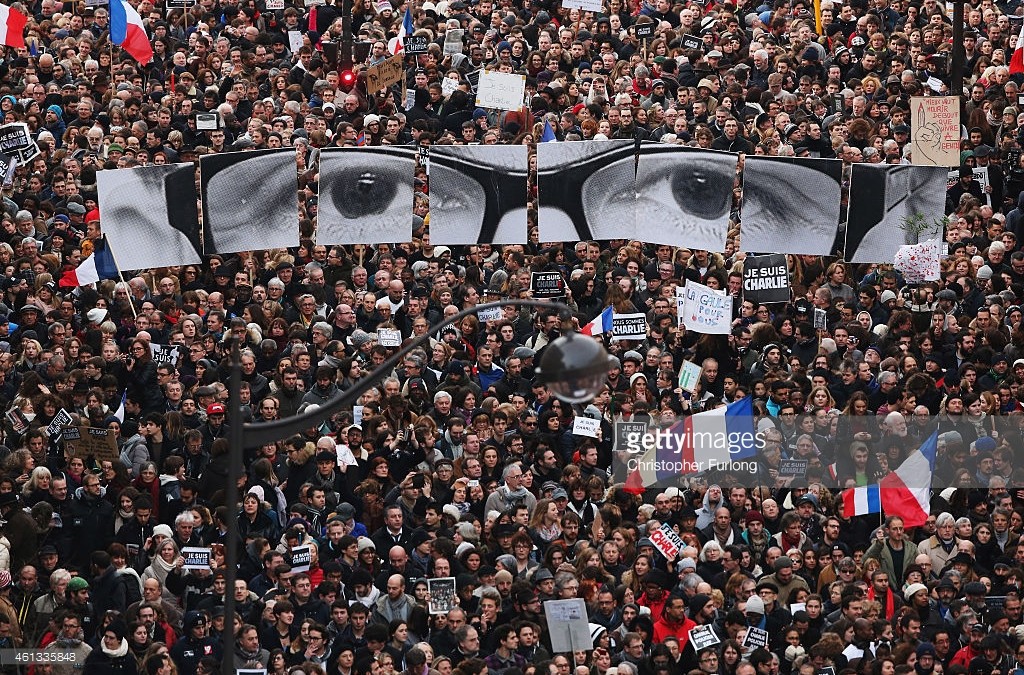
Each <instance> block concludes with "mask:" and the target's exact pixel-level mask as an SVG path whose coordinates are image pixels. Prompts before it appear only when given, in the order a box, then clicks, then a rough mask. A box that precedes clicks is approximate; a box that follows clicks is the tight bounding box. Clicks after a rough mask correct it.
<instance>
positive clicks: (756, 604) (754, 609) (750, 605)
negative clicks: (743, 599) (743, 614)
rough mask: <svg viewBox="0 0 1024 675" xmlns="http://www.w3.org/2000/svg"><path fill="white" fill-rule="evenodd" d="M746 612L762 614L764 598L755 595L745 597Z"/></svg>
mask: <svg viewBox="0 0 1024 675" xmlns="http://www.w3.org/2000/svg"><path fill="white" fill-rule="evenodd" d="M747 614H761V615H763V614H764V600H762V599H761V598H760V597H758V596H756V595H752V596H750V597H749V598H747Z"/></svg>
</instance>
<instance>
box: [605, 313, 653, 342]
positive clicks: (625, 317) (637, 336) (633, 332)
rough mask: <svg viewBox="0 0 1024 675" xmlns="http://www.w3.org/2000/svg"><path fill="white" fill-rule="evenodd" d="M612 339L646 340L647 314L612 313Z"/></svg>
mask: <svg viewBox="0 0 1024 675" xmlns="http://www.w3.org/2000/svg"><path fill="white" fill-rule="evenodd" d="M612 339H613V340H646V339H647V315H646V314H644V313H643V312H638V313H636V314H613V315H612Z"/></svg>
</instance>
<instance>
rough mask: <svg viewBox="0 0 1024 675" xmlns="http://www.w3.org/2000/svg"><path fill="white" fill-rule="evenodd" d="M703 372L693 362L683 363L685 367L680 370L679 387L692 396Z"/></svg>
mask: <svg viewBox="0 0 1024 675" xmlns="http://www.w3.org/2000/svg"><path fill="white" fill-rule="evenodd" d="M703 372H704V369H703V368H701V367H700V366H698V365H697V364H696V363H694V362H693V361H683V367H682V368H680V370H679V387H680V388H681V389H683V390H684V391H688V392H690V393H691V394H692V393H693V392H694V389H696V388H697V383H698V382H700V375H701V373H703Z"/></svg>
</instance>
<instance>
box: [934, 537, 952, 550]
mask: <svg viewBox="0 0 1024 675" xmlns="http://www.w3.org/2000/svg"><path fill="white" fill-rule="evenodd" d="M935 540H936V541H938V542H939V546H941V547H942V550H943V551H945V552H946V553H952V552H953V548H954V547H956V537H953V538H952V539H950V540H949V541H946V540H945V539H943V538H942V537H940V536H939V535H935Z"/></svg>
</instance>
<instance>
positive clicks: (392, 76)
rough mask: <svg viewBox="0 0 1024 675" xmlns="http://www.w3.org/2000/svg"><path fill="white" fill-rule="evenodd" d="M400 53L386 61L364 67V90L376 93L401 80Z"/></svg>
mask: <svg viewBox="0 0 1024 675" xmlns="http://www.w3.org/2000/svg"><path fill="white" fill-rule="evenodd" d="M403 73H404V71H403V69H402V55H401V54H395V55H394V56H392V57H391V58H389V59H387V60H386V61H381V62H380V63H378V64H377V65H375V66H370V67H369V68H367V69H366V91H368V92H373V93H376V92H378V91H380V90H381V89H384V88H385V87H390V86H391V85H393V84H397V83H399V82H401V81H402V75H403Z"/></svg>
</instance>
